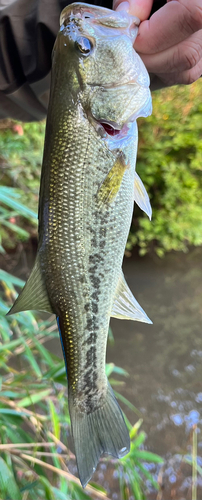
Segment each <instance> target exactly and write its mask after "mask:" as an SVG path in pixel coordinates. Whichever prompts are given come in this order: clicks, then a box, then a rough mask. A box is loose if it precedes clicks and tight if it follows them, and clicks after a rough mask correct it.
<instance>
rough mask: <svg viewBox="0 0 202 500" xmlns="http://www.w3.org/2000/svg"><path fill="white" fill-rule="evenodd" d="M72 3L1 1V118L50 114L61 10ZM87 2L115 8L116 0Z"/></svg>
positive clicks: (63, 0)
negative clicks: (53, 57) (55, 49)
mask: <svg viewBox="0 0 202 500" xmlns="http://www.w3.org/2000/svg"><path fill="white" fill-rule="evenodd" d="M156 1H157V3H158V2H159V1H160V2H161V3H162V2H163V0H155V2H156ZM70 3H72V0H69V1H68V0H0V118H6V117H10V118H15V119H17V120H22V121H34V120H41V119H42V118H44V117H45V116H46V112H47V106H48V98H49V86H50V68H51V53H52V48H53V45H54V41H55V38H56V35H57V32H58V29H59V17H60V13H61V11H62V9H63V8H64V7H66V5H69V4H70ZM86 3H91V4H95V5H100V6H102V7H108V8H112V0H88V2H86ZM163 3H165V1H164V2H163ZM154 5H155V3H154Z"/></svg>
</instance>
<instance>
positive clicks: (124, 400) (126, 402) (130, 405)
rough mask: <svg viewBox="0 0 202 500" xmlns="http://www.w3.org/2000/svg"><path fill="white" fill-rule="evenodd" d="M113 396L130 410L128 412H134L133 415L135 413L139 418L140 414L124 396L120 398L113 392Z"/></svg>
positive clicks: (119, 395) (120, 395)
mask: <svg viewBox="0 0 202 500" xmlns="http://www.w3.org/2000/svg"><path fill="white" fill-rule="evenodd" d="M114 394H115V396H116V398H117V399H120V401H122V403H125V405H126V406H128V408H130V410H132V411H134V413H136V415H138V416H140V417H141V415H142V414H141V412H140V411H139V410H138V409H137V408H136V407H135V406H134V405H133V404H132V403H130V401H128V399H126V398H125V397H124V396H122V394H119V393H118V392H116V391H114Z"/></svg>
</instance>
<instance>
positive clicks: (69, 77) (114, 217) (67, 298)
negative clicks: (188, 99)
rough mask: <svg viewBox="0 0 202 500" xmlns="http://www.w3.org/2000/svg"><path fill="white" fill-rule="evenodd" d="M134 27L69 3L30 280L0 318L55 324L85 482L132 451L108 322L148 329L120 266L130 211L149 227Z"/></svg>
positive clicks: (120, 16)
mask: <svg viewBox="0 0 202 500" xmlns="http://www.w3.org/2000/svg"><path fill="white" fill-rule="evenodd" d="M138 25H139V20H138V18H136V17H132V16H130V15H128V14H127V13H126V12H114V11H112V10H109V9H107V8H103V7H98V6H93V5H88V4H84V3H73V4H71V5H69V6H67V7H66V8H65V9H64V10H63V11H62V13H61V17H60V30H59V32H58V35H57V38H56V41H55V45H54V48H53V55H52V74H51V89H50V101H49V107H48V114H47V124H46V134H45V144H44V155H43V163H42V173H41V184H40V194H39V215H38V218H39V231H38V232H39V242H38V251H37V256H36V261H35V264H34V268H33V270H32V272H31V275H30V277H29V278H28V280H27V283H26V284H25V287H24V288H23V289H22V291H21V293H20V295H19V296H18V298H17V299H16V301H15V303H14V305H13V307H12V308H11V310H10V311H9V313H8V314H15V313H18V312H20V311H25V310H30V309H31V310H38V311H47V312H51V313H54V314H55V315H56V318H57V323H58V329H59V334H60V340H61V345H62V350H63V355H64V361H65V365H66V372H67V378H68V403H69V413H70V418H71V429H72V436H73V442H74V448H75V454H76V461H77V467H78V474H79V478H80V482H81V484H82V486H83V487H85V486H86V484H87V483H88V482H89V480H90V479H91V477H92V474H93V472H94V471H95V469H96V466H97V464H98V461H99V458H100V456H101V455H102V454H103V453H107V454H111V455H112V456H114V457H116V458H121V457H123V456H124V455H125V454H127V453H128V452H129V450H130V438H129V432H128V429H127V426H126V423H125V421H124V417H123V413H122V411H121V409H120V407H119V405H118V402H117V400H116V398H115V395H114V393H113V390H112V388H111V386H110V384H109V382H108V379H107V377H106V374H105V358H106V345H107V337H108V328H109V322H110V317H115V318H120V319H128V320H137V321H142V322H145V323H151V320H150V319H149V318H148V316H147V315H146V313H145V312H144V310H143V309H142V307H141V306H140V305H139V304H138V302H137V301H136V299H135V298H134V297H133V294H132V292H131V291H130V289H129V287H128V285H127V283H126V281H125V278H124V275H123V272H122V261H123V256H124V250H125V246H126V242H127V237H128V233H129V229H130V224H131V220H132V214H133V206H134V201H135V202H136V203H137V205H139V207H140V208H141V209H142V210H144V211H145V212H146V214H147V215H148V217H149V218H151V205H150V201H149V197H148V194H147V192H146V189H145V187H144V185H143V183H142V181H141V179H140V177H139V176H138V174H137V172H136V155H137V144H138V130H137V122H136V120H137V118H138V117H139V116H144V117H146V116H148V115H149V114H150V113H151V109H152V104H151V93H150V88H149V84H150V82H149V75H148V73H147V70H146V68H145V66H144V64H143V62H142V60H141V58H140V57H139V56H138V54H137V53H136V52H135V50H134V49H133V43H134V40H135V38H136V36H137V33H138Z"/></svg>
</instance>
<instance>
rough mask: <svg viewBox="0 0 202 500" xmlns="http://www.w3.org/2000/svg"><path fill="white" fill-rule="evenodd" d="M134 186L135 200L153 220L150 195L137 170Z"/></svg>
mask: <svg viewBox="0 0 202 500" xmlns="http://www.w3.org/2000/svg"><path fill="white" fill-rule="evenodd" d="M134 188H135V189H134V200H135V202H136V203H137V205H138V207H140V208H141V210H143V211H144V212H145V213H146V214H147V215H148V217H149V219H150V220H151V216H152V208H151V205H150V200H149V196H148V194H147V191H146V189H145V187H144V184H143V182H142V181H141V179H140V177H139V175H138V174H137V172H135V181H134Z"/></svg>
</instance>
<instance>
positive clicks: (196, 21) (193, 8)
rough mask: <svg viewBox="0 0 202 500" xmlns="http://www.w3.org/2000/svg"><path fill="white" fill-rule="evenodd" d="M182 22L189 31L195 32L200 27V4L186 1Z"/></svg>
mask: <svg viewBox="0 0 202 500" xmlns="http://www.w3.org/2000/svg"><path fill="white" fill-rule="evenodd" d="M198 3H199V2H198ZM183 24H184V26H185V27H187V29H188V30H189V32H195V31H198V30H200V29H201V28H202V5H201V4H200V5H197V2H196V3H195V4H194V2H190V3H188V5H187V6H186V7H185V13H184V19H183Z"/></svg>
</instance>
